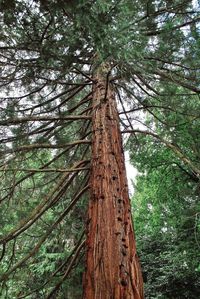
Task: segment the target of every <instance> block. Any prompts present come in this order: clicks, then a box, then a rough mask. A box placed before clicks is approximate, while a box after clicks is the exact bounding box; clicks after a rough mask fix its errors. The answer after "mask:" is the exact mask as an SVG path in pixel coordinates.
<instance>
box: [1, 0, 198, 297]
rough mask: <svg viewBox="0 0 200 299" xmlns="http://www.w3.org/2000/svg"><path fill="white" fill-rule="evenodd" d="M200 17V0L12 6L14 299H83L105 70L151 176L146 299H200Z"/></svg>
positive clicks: (5, 51)
mask: <svg viewBox="0 0 200 299" xmlns="http://www.w3.org/2000/svg"><path fill="white" fill-rule="evenodd" d="M133 2H134V3H133ZM199 13H200V4H199V1H178V0H176V1H170V0H165V1H159V0H157V1H151V0H149V1H144V0H137V1H128V0H122V1H120V0H118V1H117V0H113V1H111V0H110V1H103V0H101V1H100V0H99V1H89V0H88V1H86V0H85V1H83V0H82V1H81V0H79V1H78V0H75V1H62V0H54V1H48V0H43V1H42V0H40V1H39V0H38V1H36V0H35V1H31V0H29V1H25V0H21V1H17V0H16V1H14V0H8V1H4V0H2V1H0V23H1V32H0V40H1V41H0V51H1V54H0V65H1V78H0V86H1V99H0V118H1V119H0V141H1V143H0V160H1V162H0V176H1V181H0V204H1V209H0V226H1V231H0V243H1V253H0V254H1V256H0V259H1V267H0V274H1V277H0V281H1V295H0V296H1V298H3V299H4V298H37V299H38V298H47V297H48V296H49V294H50V293H51V292H52V290H56V294H57V297H56V298H70V299H71V298H72V299H76V298H80V296H81V293H82V275H83V271H84V253H85V251H84V250H85V248H84V245H83V244H84V243H83V240H84V232H85V222H86V213H87V212H86V210H87V203H88V193H87V190H88V187H87V186H88V178H89V171H90V157H91V153H90V140H91V138H90V137H91V116H90V112H91V88H92V85H93V78H92V72H93V70H94V69H95V68H97V67H98V66H99V65H101V64H102V63H108V64H109V65H110V69H109V71H108V74H107V76H108V80H109V82H111V83H112V86H113V88H114V89H115V91H116V99H117V104H118V108H119V116H120V128H121V131H122V135H123V142H124V149H125V150H127V151H129V155H130V160H131V163H132V164H133V165H134V167H136V169H137V170H138V175H137V179H136V181H135V182H134V189H135V193H134V196H133V197H132V208H133V217H134V226H135V235H136V241H137V251H138V255H139V258H140V262H141V266H142V273H143V279H144V288H145V298H147V299H150V298H151V299H168V298H170V299H179V298H180V299H182V298H190V299H192V298H194V299H197V298H199V297H200V263H199V258H200V204H199V194H200V97H199V94H200V26H199V21H200V15H199ZM97 54H98V55H97ZM96 57H97V58H96ZM63 182H65V183H64V185H62V184H63ZM59 184H60V186H61V187H62V188H60V189H59V188H58V186H59ZM48 298H50V297H48Z"/></svg>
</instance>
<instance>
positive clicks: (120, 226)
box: [83, 70, 143, 299]
mask: <svg viewBox="0 0 200 299" xmlns="http://www.w3.org/2000/svg"><path fill="white" fill-rule="evenodd" d="M107 77H108V76H106V75H105V74H104V73H103V72H102V70H99V71H98V72H97V73H96V76H95V80H96V83H95V86H94V88H93V116H92V119H93V138H92V172H91V178H90V183H91V198H90V203H89V211H88V227H87V241H86V246H87V253H86V271H85V275H84V294H83V298H84V299H111V298H114V299H142V298H143V289H142V276H141V271H140V266H139V262H138V258H137V255H136V246H135V239H134V232H133V224H132V217H131V208H130V200H129V194H128V185H127V178H126V170H125V162H124V154H123V148H122V140H121V133H120V127H119V117H118V112H117V107H116V101H115V92H114V90H113V89H112V86H111V85H110V83H109V82H108V78H107Z"/></svg>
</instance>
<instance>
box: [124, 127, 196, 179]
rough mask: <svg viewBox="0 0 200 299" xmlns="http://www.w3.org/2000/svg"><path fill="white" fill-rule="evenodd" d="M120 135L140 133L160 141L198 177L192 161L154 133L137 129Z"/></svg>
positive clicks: (172, 144)
mask: <svg viewBox="0 0 200 299" xmlns="http://www.w3.org/2000/svg"><path fill="white" fill-rule="evenodd" d="M122 133H134V134H136V133H140V134H144V135H150V136H152V137H154V138H156V139H158V140H160V141H161V142H162V143H163V144H165V145H166V146H167V147H168V148H170V149H171V150H172V151H173V152H174V153H175V154H176V155H177V157H178V158H179V159H181V160H182V161H183V162H184V164H186V165H188V166H189V167H190V168H191V169H192V170H193V171H194V173H196V174H197V175H198V176H200V169H198V168H197V167H196V166H195V165H194V164H193V163H192V161H191V160H190V159H189V158H188V157H186V155H185V154H184V153H183V152H182V151H181V149H180V148H179V147H178V146H177V145H175V144H174V143H171V142H169V141H167V140H165V139H163V138H162V137H160V136H159V135H157V134H156V133H153V132H150V131H145V130H137V129H134V130H125V131H122Z"/></svg>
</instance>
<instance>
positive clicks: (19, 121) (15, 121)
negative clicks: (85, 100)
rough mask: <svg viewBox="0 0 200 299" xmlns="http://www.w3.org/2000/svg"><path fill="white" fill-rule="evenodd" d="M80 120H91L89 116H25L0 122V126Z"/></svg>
mask: <svg viewBox="0 0 200 299" xmlns="http://www.w3.org/2000/svg"><path fill="white" fill-rule="evenodd" d="M82 119H91V116H88V115H83V114H82V115H68V116H62V115H59V116H27V117H22V118H9V119H5V120H1V121H0V126H8V125H16V124H23V123H26V122H29V121H30V122H31V121H57V120H59V121H65V120H70V121H72V120H82Z"/></svg>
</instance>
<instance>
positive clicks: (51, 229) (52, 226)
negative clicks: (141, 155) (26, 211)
mask: <svg viewBox="0 0 200 299" xmlns="http://www.w3.org/2000/svg"><path fill="white" fill-rule="evenodd" d="M88 189H89V185H86V186H85V187H84V188H83V189H82V190H81V191H80V192H79V193H78V194H76V195H75V197H74V198H73V199H72V200H71V202H70V204H69V205H68V207H67V208H66V209H65V210H64V211H63V212H62V213H61V215H60V216H59V217H58V219H57V220H56V221H55V222H54V223H53V224H52V225H51V226H50V227H49V228H48V230H47V231H46V233H45V234H44V235H43V236H42V237H41V238H40V240H39V241H38V243H37V244H36V245H35V246H34V248H33V249H32V250H31V251H30V252H29V253H28V254H27V255H26V256H25V257H23V258H22V259H21V260H20V261H18V262H17V263H16V264H15V265H14V266H13V267H12V268H11V269H9V270H8V271H7V272H6V273H4V274H3V275H2V276H1V277H0V282H2V281H4V280H7V278H8V277H9V275H10V274H11V273H13V272H14V271H15V270H16V269H18V268H20V267H21V266H22V265H23V264H24V263H25V262H26V261H27V260H28V259H29V258H30V257H33V256H34V255H35V254H36V253H37V252H38V250H39V249H40V247H41V246H42V244H43V243H44V242H45V240H46V239H47V238H48V237H49V235H50V234H51V233H52V231H54V229H55V228H56V227H57V225H58V224H59V223H60V222H61V221H62V220H63V219H64V217H66V215H67V214H68V213H69V212H70V211H71V209H72V208H73V206H74V205H75V204H76V203H77V201H78V200H79V199H80V197H81V196H82V195H83V194H84V193H85V192H86V191H87V190H88ZM3 248H4V247H3Z"/></svg>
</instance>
